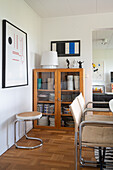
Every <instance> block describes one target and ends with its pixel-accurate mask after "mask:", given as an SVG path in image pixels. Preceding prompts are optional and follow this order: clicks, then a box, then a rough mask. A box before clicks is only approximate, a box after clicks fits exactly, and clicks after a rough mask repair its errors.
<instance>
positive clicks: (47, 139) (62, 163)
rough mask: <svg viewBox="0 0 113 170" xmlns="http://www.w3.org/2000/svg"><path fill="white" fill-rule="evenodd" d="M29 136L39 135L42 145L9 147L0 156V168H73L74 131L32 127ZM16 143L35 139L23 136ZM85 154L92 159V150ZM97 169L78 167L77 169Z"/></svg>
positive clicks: (37, 169)
mask: <svg viewBox="0 0 113 170" xmlns="http://www.w3.org/2000/svg"><path fill="white" fill-rule="evenodd" d="M29 136H34V137H39V138H41V139H42V140H43V146H42V147H40V148H37V149H33V150H25V149H16V148H15V146H13V147H11V148H10V149H9V150H8V151H7V152H6V153H4V154H3V155H2V156H1V157H0V170H74V132H72V131H58V130H44V129H41V130H40V129H32V130H31V131H30V132H29ZM18 144H20V145H27V146H28V145H32V146H33V145H35V144H37V141H31V140H26V139H25V137H23V138H22V139H21V140H20V141H19V142H18ZM85 155H86V156H87V157H88V158H89V159H92V158H93V157H94V154H93V152H90V153H87V152H85ZM82 169H83V170H97V168H91V167H90V168H80V167H79V163H78V170H82Z"/></svg>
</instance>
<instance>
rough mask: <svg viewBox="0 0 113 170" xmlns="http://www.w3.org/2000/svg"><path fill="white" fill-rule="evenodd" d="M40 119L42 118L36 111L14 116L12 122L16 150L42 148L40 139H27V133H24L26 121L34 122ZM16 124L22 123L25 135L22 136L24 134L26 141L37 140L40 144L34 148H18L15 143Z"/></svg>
mask: <svg viewBox="0 0 113 170" xmlns="http://www.w3.org/2000/svg"><path fill="white" fill-rule="evenodd" d="M41 117H42V113H41V112H37V111H34V112H23V113H19V114H17V115H16V120H15V122H14V144H15V146H16V148H21V149H35V148H38V147H40V146H42V144H43V141H42V139H40V138H34V137H29V136H27V131H26V122H27V121H34V120H37V119H40V118H41ZM18 122H24V125H25V127H24V130H25V133H24V134H25V137H26V139H31V140H37V141H39V142H40V144H38V145H35V146H19V145H17V142H16V124H17V123H18Z"/></svg>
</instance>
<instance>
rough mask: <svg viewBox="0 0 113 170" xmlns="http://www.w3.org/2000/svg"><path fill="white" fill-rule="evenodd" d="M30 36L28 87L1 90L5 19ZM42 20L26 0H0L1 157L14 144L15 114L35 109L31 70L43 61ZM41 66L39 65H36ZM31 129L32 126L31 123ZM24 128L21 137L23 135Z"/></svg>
mask: <svg viewBox="0 0 113 170" xmlns="http://www.w3.org/2000/svg"><path fill="white" fill-rule="evenodd" d="M3 19H6V20H8V21H9V22H11V23H13V24H14V25H16V26H17V27H19V28H20V29H22V30H23V31H25V32H26V33H27V35H28V68H29V70H28V76H29V85H28V86H23V87H14V88H5V89H2V20H3ZM40 35H41V19H40V17H39V16H38V15H37V14H36V13H35V12H34V11H33V10H32V9H31V8H30V7H29V6H28V5H27V4H26V3H25V2H24V0H0V155H1V154H2V153H3V152H5V151H6V150H7V149H8V148H9V147H10V146H11V145H12V144H13V143H14V127H13V122H14V120H15V114H17V113H20V112H24V111H31V110H32V68H34V67H35V60H36V61H40V47H41V44H40V40H41V36H40ZM36 64H37V65H38V62H37V63H36ZM28 125H29V126H28V129H30V128H31V127H32V126H31V123H30V124H28ZM21 130H23V126H22V127H21V128H20V131H19V132H20V133H19V134H18V136H17V137H18V138H19V137H21V136H22V134H23V133H22V131H21Z"/></svg>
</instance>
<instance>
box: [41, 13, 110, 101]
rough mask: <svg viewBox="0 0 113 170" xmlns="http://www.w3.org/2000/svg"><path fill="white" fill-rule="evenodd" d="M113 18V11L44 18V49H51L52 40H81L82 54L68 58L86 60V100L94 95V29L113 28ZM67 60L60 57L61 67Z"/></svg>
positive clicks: (64, 65) (84, 65)
mask: <svg viewBox="0 0 113 170" xmlns="http://www.w3.org/2000/svg"><path fill="white" fill-rule="evenodd" d="M112 20H113V13H111V14H100V15H99V14H95V15H84V16H83V15H81V16H72V17H62V18H60V17H59V18H46V19H43V20H42V33H43V34H42V51H45V50H50V42H51V41H54V40H56V41H57V40H81V56H80V57H72V58H69V57H68V58H69V59H70V60H71V61H73V60H74V59H76V60H82V61H84V64H83V67H84V68H85V72H86V80H85V84H86V85H85V86H86V87H85V88H86V91H85V93H86V101H89V100H91V97H92V96H91V92H92V89H91V86H92V72H91V70H92V31H94V30H95V29H97V28H113V22H112ZM65 60H66V58H65V57H60V58H59V67H66V62H65ZM71 63H72V62H71Z"/></svg>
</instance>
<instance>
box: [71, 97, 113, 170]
mask: <svg viewBox="0 0 113 170" xmlns="http://www.w3.org/2000/svg"><path fill="white" fill-rule="evenodd" d="M80 95H81V94H80ZM79 97H80V96H79ZM79 97H76V98H75V100H74V101H73V102H72V104H71V105H70V108H71V113H72V115H73V118H74V122H75V153H76V154H75V169H76V170H77V132H78V128H79V149H80V158H79V159H80V163H81V165H82V166H90V165H91V166H96V165H99V166H100V169H101V170H102V169H103V165H105V164H104V156H105V151H106V147H113V117H112V116H102V115H86V116H85V121H82V122H81V117H82V112H84V103H85V102H84V100H79V99H80V98H79ZM83 146H84V147H86V148H87V147H91V148H92V147H93V148H96V149H98V150H99V162H97V161H87V160H84V159H83V157H82V152H83V150H82V148H83ZM112 149H113V148H112ZM107 165H109V164H107ZM111 166H112V165H111Z"/></svg>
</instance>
